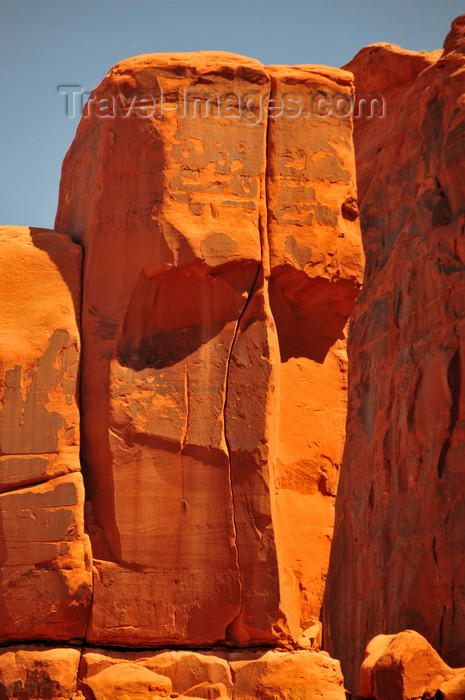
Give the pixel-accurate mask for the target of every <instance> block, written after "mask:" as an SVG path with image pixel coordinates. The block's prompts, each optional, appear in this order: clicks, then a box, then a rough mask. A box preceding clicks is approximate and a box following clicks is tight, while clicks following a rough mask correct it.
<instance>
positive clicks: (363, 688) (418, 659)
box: [358, 630, 465, 700]
mask: <svg viewBox="0 0 465 700" xmlns="http://www.w3.org/2000/svg"><path fill="white" fill-rule="evenodd" d="M463 680H464V673H463V669H454V668H450V667H449V666H448V665H447V664H446V663H444V661H443V660H442V659H441V657H440V656H439V655H438V654H437V652H436V651H435V650H434V649H433V647H432V646H431V645H430V644H428V642H427V641H426V639H425V638H424V637H422V636H421V634H418V632H414V631H413V630H405V631H404V632H399V633H398V634H379V635H378V636H377V637H374V639H372V640H371V642H370V643H369V644H368V646H367V648H366V651H365V659H364V661H363V664H362V667H361V669H360V678H359V685H358V697H360V698H371V699H372V700H373V699H374V700H412V698H437V699H438V700H462V698H463V697H464V695H463V690H465V688H464V687H463ZM438 691H440V692H439V693H438ZM461 691H462V694H460V692H461ZM437 693H438V694H437ZM441 693H442V694H441ZM453 693H456V695H455V696H454V695H453ZM457 693H459V694H458V695H457Z"/></svg>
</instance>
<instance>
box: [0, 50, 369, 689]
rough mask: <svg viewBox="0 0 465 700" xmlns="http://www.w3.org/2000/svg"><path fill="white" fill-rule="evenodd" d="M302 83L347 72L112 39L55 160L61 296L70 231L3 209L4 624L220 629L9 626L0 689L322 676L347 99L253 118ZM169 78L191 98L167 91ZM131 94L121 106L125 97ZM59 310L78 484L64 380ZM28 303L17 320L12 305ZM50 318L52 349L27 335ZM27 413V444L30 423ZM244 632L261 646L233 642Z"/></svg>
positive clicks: (346, 246)
mask: <svg viewBox="0 0 465 700" xmlns="http://www.w3.org/2000/svg"><path fill="white" fill-rule="evenodd" d="M322 90H323V91H325V92H328V93H330V94H332V93H335V92H338V93H341V94H345V95H350V94H351V93H352V91H353V86H352V82H351V75H350V73H348V72H347V71H338V70H335V69H327V68H323V67H317V66H299V67H285V66H271V67H269V68H264V67H263V66H262V65H261V64H259V63H258V62H256V61H252V60H250V59H246V58H243V57H239V56H236V55H232V54H221V53H208V52H207V53H199V54H169V55H168V54H167V55H163V54H161V55H157V54H155V55H147V56H140V57H137V58H134V59H129V60H127V61H124V62H122V63H120V64H118V65H117V66H115V67H114V68H113V69H112V70H111V71H110V72H109V74H108V75H107V76H106V78H105V79H104V81H103V82H102V84H101V85H100V86H99V87H98V88H97V89H96V91H95V92H94V93H93V95H92V98H91V101H90V103H89V107H88V110H87V114H86V115H85V116H84V118H83V119H82V121H81V124H80V126H79V128H78V132H77V135H76V139H75V141H74V143H73V144H72V146H71V148H70V150H69V152H68V154H67V156H66V159H65V162H64V166H63V175H62V182H61V187H60V201H59V208H58V214H57V220H56V227H57V229H58V230H59V231H61V232H63V233H67V234H70V236H72V237H73V239H74V240H75V241H78V242H79V243H80V244H81V245H82V248H83V250H84V267H83V277H82V307H81V306H80V301H79V299H80V294H81V290H80V261H79V248H78V246H77V245H76V244H75V243H72V242H71V239H70V238H68V237H66V236H64V235H62V234H61V235H60V234H57V233H54V232H48V233H42V234H41V236H40V237H37V235H35V234H34V233H33V234H32V236H31V235H30V234H29V231H28V230H26V231H20V230H18V229H14V230H12V231H11V232H10V231H9V230H8V231H7V232H6V233H5V235H4V238H2V243H3V242H4V241H5V242H8V241H9V238H12V239H15V240H16V239H17V241H18V243H17V247H16V248H11V250H8V251H7V255H8V260H9V261H10V262H9V263H8V265H9V266H10V267H7V269H10V268H11V270H15V271H16V270H17V269H18V267H19V266H21V269H22V271H23V275H24V277H25V278H27V279H28V282H26V281H25V280H24V279H22V278H20V279H19V282H18V284H17V286H18V293H15V294H13V295H12V296H11V299H12V301H11V302H9V306H7V309H8V314H9V317H11V318H13V317H15V315H17V314H18V313H19V311H18V309H19V310H20V311H21V313H23V312H24V313H25V314H27V313H28V312H30V307H28V306H27V299H26V300H25V298H24V294H23V293H22V291H21V290H22V287H25V288H26V290H29V289H34V290H35V292H34V295H35V297H36V300H35V303H36V304H37V309H38V311H37V313H38V318H39V319H42V316H45V320H44V321H43V322H41V333H42V335H43V342H42V341H41V344H40V343H39V340H40V338H41V336H40V335H39V334H37V337H34V341H35V343H36V345H37V348H35V347H34V352H32V350H31V352H29V350H28V352H27V353H26V350H25V349H23V347H22V344H21V342H22V336H21V334H20V335H17V332H16V330H15V328H14V323H13V322H11V323H10V325H9V326H8V333H7V334H6V338H7V340H8V342H9V346H8V353H7V352H5V354H4V357H2V360H4V362H5V372H6V374H5V377H6V378H5V380H3V383H2V384H1V385H0V386H1V387H2V391H3V413H2V414H1V415H2V416H3V421H4V423H3V424H2V427H3V432H2V440H3V441H4V442H2V445H1V450H2V453H1V457H0V459H1V460H3V461H2V464H5V471H6V472H8V478H7V480H6V485H5V491H6V493H5V494H4V495H2V496H0V499H3V502H2V518H3V526H4V535H3V540H4V545H3V546H4V548H5V551H6V552H7V553H8V556H9V559H8V562H7V563H8V567H10V568H9V569H7V570H8V571H11V575H10V578H8V580H7V581H6V585H5V587H4V589H3V591H2V594H3V598H2V599H1V600H2V604H1V606H0V611H1V610H3V609H4V608H5V609H6V610H7V611H8V615H10V616H11V617H12V622H10V620H9V617H8V616H7V615H6V613H5V624H4V625H3V626H2V634H3V637H2V640H3V641H4V642H7V641H13V640H17V641H26V640H27V641H30V642H36V641H40V640H48V641H49V642H52V641H53V640H67V641H70V642H73V643H75V644H76V643H79V642H81V644H83V645H85V644H86V643H90V644H93V645H101V646H105V647H112V646H113V647H114V646H117V647H118V646H120V647H121V646H126V647H141V646H145V647H161V646H170V647H172V648H176V647H181V648H182V647H199V646H201V647H213V646H215V645H221V646H222V647H223V648H225V647H230V648H232V649H236V651H234V650H231V651H230V652H228V653H226V652H225V651H222V652H221V651H218V654H216V656H214V657H213V656H212V655H211V654H208V653H205V654H202V655H196V654H194V653H192V652H187V651H186V652H181V651H167V652H163V653H161V654H160V653H158V652H155V651H154V652H150V653H148V652H145V653H144V652H133V653H132V655H131V654H129V653H123V654H121V655H119V656H118V655H116V656H115V655H114V654H113V655H112V652H109V651H105V650H101V652H99V654H97V653H95V654H94V653H93V652H92V651H91V650H87V651H86V650H85V648H84V653H83V655H82V658H81V656H80V655H79V654H76V653H75V651H76V650H75V649H61V650H60V649H58V648H57V649H47V648H45V647H29V648H28V649H22V648H21V647H20V646H16V647H10V648H7V649H6V650H5V652H4V653H3V655H1V654H0V688H2V690H4V691H5V693H6V694H7V697H10V696H12V695H11V694H12V693H14V692H16V690H15V688H16V689H18V688H19V689H20V690H21V692H23V691H24V688H26V686H27V684H28V683H29V686H27V687H29V688H38V687H39V685H40V683H42V685H43V687H52V688H53V693H54V695H52V697H70V695H71V694H72V693H74V692H75V689H76V678H77V677H78V676H79V679H80V680H79V688H78V691H77V695H76V698H78V697H82V696H81V695H80V693H83V694H84V697H85V698H96V699H97V700H103V698H107V697H109V698H110V697H111V698H115V697H118V696H119V694H120V693H125V692H128V693H129V694H130V695H131V697H142V696H144V697H145V696H146V695H147V696H148V695H150V696H152V695H153V694H154V693H155V694H156V695H155V696H159V697H165V696H167V695H169V694H170V693H172V692H174V693H177V694H180V695H184V694H186V695H189V696H190V697H194V696H195V697H223V698H224V697H233V696H234V697H236V698H244V699H246V698H257V697H268V698H278V697H282V693H285V694H286V696H289V697H290V696H291V695H292V694H294V695H295V694H297V695H299V694H300V695H301V696H302V697H303V696H304V695H305V697H320V696H321V693H323V694H324V696H325V697H327V698H334V700H341V698H343V697H344V693H343V681H342V677H341V675H340V671H339V668H338V662H336V661H334V660H332V659H329V658H328V656H327V655H325V654H324V653H321V654H320V653H318V652H317V651H316V650H317V649H318V648H319V645H320V640H321V629H320V627H321V626H320V623H319V613H320V607H321V601H322V596H323V590H324V582H325V578H326V572H327V566H328V560H329V550H330V543H331V535H332V526H333V513H334V500H335V492H336V484H337V479H338V472H339V466H340V460H341V456H342V449H343V442H344V425H345V415H346V386H347V358H346V353H345V335H344V327H345V325H346V321H347V318H348V316H349V314H350V312H351V310H352V306H353V302H354V299H355V297H356V294H357V292H358V288H359V285H360V282H361V274H362V250H361V239H360V232H359V224H358V213H357V208H356V206H355V205H354V202H355V200H356V192H355V171H354V153H353V144H352V124H351V120H350V119H339V118H337V117H335V116H333V117H330V118H327V119H324V120H322V119H319V118H318V117H314V116H313V115H310V117H311V118H308V115H307V116H306V115H305V114H302V115H300V116H296V115H293V116H292V118H291V117H290V116H281V117H280V118H279V119H278V118H275V119H273V118H272V117H271V116H270V117H268V114H267V110H266V108H265V109H264V108H263V104H262V102H263V101H264V103H265V105H266V101H267V99H268V98H267V96H268V95H269V93H270V91H271V92H272V93H273V94H278V93H279V94H285V93H287V94H289V93H292V94H293V95H294V98H295V99H298V100H301V101H302V103H305V104H309V103H310V102H311V99H312V98H313V96H315V95H316V94H317V93H318V92H321V91H322ZM161 91H163V98H164V100H165V106H164V111H163V114H162V115H160V114H155V115H153V116H152V117H149V118H147V115H146V114H145V113H144V110H145V109H146V102H144V99H146V98H142V97H141V95H142V94H145V95H147V94H154V93H157V94H158V95H161ZM180 92H183V93H186V92H187V93H189V94H192V95H193V96H194V98H195V100H197V107H195V105H194V106H193V109H196V108H197V109H198V108H200V110H201V111H202V110H203V116H200V115H197V116H196V115H195V114H193V115H192V116H188V115H187V114H185V113H180V111H179V102H178V100H179V95H180ZM199 94H200V97H199ZM134 95H138V96H139V97H138V98H137V102H136V106H137V109H136V110H134V111H132V112H130V111H129V110H126V111H125V107H124V104H123V106H122V107H121V103H125V104H126V105H127V101H128V100H130V101H132V98H133V97H134ZM225 95H232V97H231V100H232V102H231V108H232V110H233V116H232V117H231V114H221V115H219V114H214V115H213V114H211V115H208V109H210V106H208V105H207V102H208V100H210V98H211V99H212V103H213V107H215V106H216V102H215V100H216V101H217V100H218V96H225ZM246 95H249V96H250V95H251V96H253V98H252V99H251V101H250V100H247V102H246V107H245V108H244V105H243V101H244V96H246ZM113 98H114V99H113ZM105 101H106V102H105ZM121 101H122V102H121ZM105 104H106V107H105ZM115 105H119V107H118V109H120V112H118V113H116V110H115ZM144 105H145V106H144ZM110 107H111V108H112V109H113V112H112V113H111V114H110V113H109V109H110ZM181 109H182V108H181ZM241 110H242V111H241ZM244 110H245V111H244ZM160 117H162V118H160ZM315 119H318V124H317V126H318V128H315V127H316V125H315ZM49 241H50V242H51V243H53V241H55V242H56V246H57V251H54V249H53V246H51V244H50V245H48V242H49ZM46 244H47V245H48V247H47V245H46ZM18 246H19V248H18ZM60 251H62V253H61V257H60V255H59V253H60ZM66 255H68V257H69V256H70V255H71V256H72V255H74V258H73V261H72V262H70V260H68V259H67V258H66ZM36 259H37V260H39V261H40V263H41V266H42V267H40V268H39V267H38V265H37V264H36ZM49 260H51V262H52V263H53V265H52V264H51V262H50V261H49ZM70 266H72V267H71V268H70ZM14 274H16V272H15V273H14ZM14 274H13V272H12V279H14ZM70 275H71V276H72V280H73V281H71V282H70V280H69V279H68V278H69V276H70ZM73 275H74V277H73ZM2 283H4V285H5V292H4V294H5V296H6V295H9V294H10V293H11V284H10V281H9V278H8V277H7V276H5V277H4V278H2ZM67 284H68V285H69V291H68V296H69V299H68V301H67V305H66V304H65V303H61V302H60V299H59V298H57V297H56V299H55V304H56V306H54V305H53V302H51V301H50V300H49V299H48V296H47V294H48V292H47V293H46V294H45V296H44V298H43V299H42V288H43V287H44V286H45V288H46V289H48V288H50V290H51V293H52V294H55V295H57V294H58V290H59V293H60V294H62V295H63V294H65V293H66V291H67V288H66V285H67ZM62 288H63V289H62ZM27 293H29V291H28V292H27ZM73 294H74V297H73ZM26 296H27V294H26ZM71 299H73V301H74V304H75V309H73V307H72V306H70V303H69V302H70V300H71ZM73 311H75V314H76V315H73ZM80 312H81V313H80ZM79 313H80V319H81V338H82V354H81V357H80V396H79V399H80V409H81V433H80V434H81V442H80V453H81V463H82V475H83V477H84V484H85V505H84V502H83V501H84V490H83V485H82V477H81V473H80V471H79V462H78V461H77V450H78V443H77V438H78V433H77V425H78V423H77V411H76V396H77V392H76V387H75V384H74V385H73V384H72V381H73V380H74V382H76V372H77V366H78V365H77V362H78V360H79V356H78V352H79V349H80V348H79V344H78V342H77V328H76V321H77V320H79ZM63 314H64V315H65V319H64V320H62V316H63ZM27 322H28V323H31V324H32V329H31V333H30V335H32V334H33V332H34V330H35V327H34V323H36V320H35V314H30V316H27ZM73 323H74V326H73ZM71 331H72V333H71ZM57 333H58V334H59V338H60V343H61V344H59V345H57V348H56V349H57V352H58V354H57V353H56V352H55V346H53V348H52V350H53V352H52V351H51V350H47V349H46V347H47V346H46V344H47V342H49V343H50V342H51V340H50V339H51V338H54V337H55V334H57ZM66 334H67V335H66ZM70 334H71V335H72V339H73V342H74V346H75V351H74V353H75V354H74V355H73V357H72V359H73V361H74V364H73V365H72V367H73V370H74V374H73V375H70V376H68V374H69V371H68V365H69V362H71V360H69V361H68V360H67V355H66V352H65V351H64V350H62V345H63V343H64V340H63V338H65V336H66V338H68V336H69V335H70ZM62 336H63V338H62ZM66 338H65V339H66ZM57 342H58V341H57ZM42 346H43V347H42ZM26 355H27V357H26ZM29 355H30V357H31V359H30V360H29V359H28V358H29ZM25 358H26V360H27V362H26V360H25ZM19 362H25V368H24V373H25V375H24V376H25V378H24V379H22V378H21V377H22V375H21V376H20V371H21V368H20V367H19ZM30 365H31V367H32V369H29V366H30ZM11 368H14V369H11ZM34 372H35V374H34ZM8 373H10V374H11V376H12V377H13V374H12V373H16V374H17V375H18V377H16V374H15V379H14V382H13V379H10V374H8ZM64 373H65V374H64ZM39 375H40V376H39ZM42 375H43V376H42ZM55 375H56V376H55ZM31 377H36V379H33V383H32V384H30V382H31ZM65 380H66V382H65ZM34 381H36V384H34ZM53 382H55V384H54V383H53ZM56 382H58V385H57V386H58V391H57V390H56V388H55V386H56ZM13 389H14V390H15V391H16V392H17V396H16V394H14V395H12V396H13V399H12V400H11V405H12V409H11V411H12V412H13V413H11V416H9V414H8V413H7V412H6V409H7V408H8V406H9V404H8V403H7V399H8V400H9V396H10V393H11V391H12V390H13ZM60 391H61V392H62V393H61V394H60ZM66 392H70V396H67V394H66ZM60 401H61V402H62V403H63V405H64V408H63V415H61V414H60V413H59V412H58V409H56V408H55V407H60V406H61V404H60ZM28 402H29V403H28ZM28 405H30V407H31V408H30V411H31V412H33V411H36V413H34V418H33V419H31V420H32V423H31V429H30V430H29V428H28V424H27V420H28V416H29V413H28V410H29V409H28ZM73 411H74V413H73ZM55 412H56V415H55ZM40 421H42V423H41V422H40ZM73 421H74V422H73ZM73 427H74V428H75V430H74V432H73V431H72V428H73ZM46 431H48V432H46ZM42 432H43V433H44V436H45V437H44V439H46V440H48V442H47V444H45V443H44V445H43V447H42V446H41V447H40V449H39V447H36V446H35V445H33V446H32V447H31V445H30V442H31V440H32V438H31V437H30V434H32V435H33V436H34V439H36V440H38V439H39V438H40V437H41V435H42ZM8 440H10V441H13V442H14V443H15V448H14V450H13V451H12V450H10V451H8V446H7V444H6V443H7V441H8ZM66 441H68V442H69V441H71V444H72V446H73V449H72V450H71V449H69V447H68V442H66ZM39 442H40V439H39ZM16 443H17V445H18V447H16ZM49 443H50V444H49ZM52 443H53V444H52ZM62 443H63V444H62ZM40 444H41V445H42V443H40ZM15 450H16V451H15ZM37 450H38V452H37ZM65 450H67V451H66V454H65ZM55 452H56V455H55ZM19 453H21V454H24V455H27V457H28V460H29V461H28V462H27V467H28V469H29V470H30V474H29V473H26V476H25V477H21V480H20V481H15V479H14V478H13V477H12V476H11V474H12V473H13V472H12V471H8V470H9V469H10V467H11V466H12V465H11V463H10V462H8V461H7V459H9V458H10V454H19ZM31 454H34V455H35V454H37V455H39V456H40V458H41V461H40V464H39V462H38V461H37V459H35V458H34V459H30V458H31ZM50 454H52V456H51V457H50ZM65 457H66V459H65ZM47 460H49V461H47ZM15 465H16V466H15V468H17V471H21V470H23V471H24V469H25V467H24V465H23V464H22V463H21V465H19V464H16V462H15ZM47 465H48V466H47ZM57 465H58V466H57ZM13 466H14V465H13ZM20 467H21V469H20ZM47 470H48V471H47ZM73 470H76V473H73V474H71V476H67V474H68V472H73ZM21 473H22V472H21ZM61 474H64V476H61ZM49 476H50V478H51V477H55V476H57V477H59V478H56V479H55V480H52V481H51V482H50V484H49V483H48V481H46V479H47V478H49ZM8 479H9V480H8ZM12 479H13V481H12ZM33 481H40V486H36V487H30V488H29V486H28V487H27V489H25V488H23V485H24V484H28V483H30V482H33ZM55 482H56V483H55ZM68 482H70V484H71V483H72V484H73V488H74V491H73V492H71V490H70V489H71V486H69V485H68ZM16 487H19V490H18V493H16V491H15V489H16ZM54 489H55V490H54ZM47 509H48V510H47ZM49 511H50V512H49ZM18 513H19V514H18ZM84 517H85V522H86V533H88V534H89V535H90V539H91V550H90V548H89V546H88V537H87V534H85V533H84V527H83V526H84ZM41 528H42V529H43V532H42V529H41ZM18 533H20V534H19V539H18ZM36 537H38V539H39V541H40V542H42V541H44V542H46V543H47V546H45V545H44V546H42V545H40V546H38V545H37V543H36V542H35V538H36ZM18 541H21V542H23V543H24V544H23V545H22V548H21V550H18V547H17V543H18ZM26 550H27V551H28V552H29V550H30V553H28V556H27V567H29V568H30V569H31V573H30V574H29V570H28V569H27V570H26V569H24V566H25V562H24V561H23V560H22V553H24V551H26ZM16 579H18V583H16ZM55 580H58V581H60V582H62V583H61V588H60V589H59V590H58V589H56V590H55V588H54V585H55V584H54V582H55ZM11 581H12V582H13V583H11ZM63 582H64V583H63ZM64 584H66V585H64ZM28 596H29V599H30V602H32V603H33V605H31V606H30V608H29V617H25V613H24V604H25V601H27V600H28ZM62 598H63V601H62ZM15 615H16V616H17V617H18V620H17V621H16V618H15ZM249 645H259V646H261V647H262V651H260V652H246V651H238V650H239V649H243V648H244V647H247V646H249ZM263 647H265V648H266V647H272V648H275V647H280V648H281V651H278V652H275V651H273V650H270V651H268V652H265V650H264V649H263ZM283 647H285V648H288V649H290V650H291V649H299V650H300V651H292V652H289V653H284V652H283V651H282V649H283ZM310 648H312V649H313V650H314V651H305V650H308V649H310ZM2 664H3V665H2ZM78 666H79V668H78ZM60 667H62V668H63V669H65V670H63V672H62V673H61V672H60ZM173 669H174V670H173ZM73 674H74V676H73ZM73 678H74V680H73ZM31 683H32V685H31ZM73 683H74V686H73ZM1 684H3V685H1ZM34 684H35V685H34ZM18 692H19V691H18ZM24 692H29V691H24ZM30 692H31V693H32V692H33V691H32V690H31V691H30ZM34 692H37V693H38V696H40V693H42V692H45V691H43V690H35V691H34ZM289 694H291V695H289Z"/></svg>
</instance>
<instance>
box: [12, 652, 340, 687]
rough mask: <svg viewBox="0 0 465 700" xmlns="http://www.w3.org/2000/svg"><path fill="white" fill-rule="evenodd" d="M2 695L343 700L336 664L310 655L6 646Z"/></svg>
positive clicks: (316, 655)
mask: <svg viewBox="0 0 465 700" xmlns="http://www.w3.org/2000/svg"><path fill="white" fill-rule="evenodd" d="M0 697H2V698H5V700H6V699H9V698H12V699H13V698H16V699H18V698H24V700H46V699H47V700H50V699H51V698H57V699H59V700H147V698H150V699H151V700H156V699H157V698H166V697H171V698H197V699H198V698H217V699H218V700H229V699H232V698H234V699H235V700H259V699H260V698H263V700H265V698H266V700H282V698H287V699H289V700H293V699H294V700H298V699H300V698H305V699H306V700H320V698H325V700H345V693H344V687H343V678H342V674H341V669H340V665H339V662H338V661H334V659H330V658H329V656H327V655H325V654H324V653H319V652H316V651H297V652H282V651H281V652H278V651H272V650H268V651H251V652H241V653H238V652H230V653H226V652H219V653H210V652H205V653H199V652H192V651H140V652H136V651H134V652H129V651H128V652H116V651H114V652H111V651H108V650H102V649H84V650H83V652H82V653H81V650H78V649H73V648H51V649H48V648H46V647H43V646H30V647H28V648H21V647H6V648H5V649H2V650H0Z"/></svg>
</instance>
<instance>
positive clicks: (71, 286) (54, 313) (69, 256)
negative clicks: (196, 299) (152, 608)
mask: <svg viewBox="0 0 465 700" xmlns="http://www.w3.org/2000/svg"><path fill="white" fill-rule="evenodd" d="M0 251H1V263H0V267H1V274H0V321H1V322H0V563H1V572H0V641H2V642H5V641H8V640H14V639H18V640H37V639H49V640H50V639H62V640H64V639H70V640H73V639H76V638H82V637H84V634H85V629H86V624H87V618H88V613H89V606H90V598H91V584H92V573H91V553H90V546H89V541H88V536H87V535H86V534H85V533H84V484H83V480H82V476H81V473H80V471H79V470H80V464H79V412H78V407H77V400H76V397H77V377H78V367H79V353H80V341H79V334H78V328H77V318H78V314H79V305H80V279H81V250H80V248H79V246H77V245H76V244H74V243H72V241H71V240H70V239H69V238H68V237H67V236H64V235H63V234H59V233H56V232H55V231H47V230H42V229H29V228H27V227H9V226H5V227H1V228H0Z"/></svg>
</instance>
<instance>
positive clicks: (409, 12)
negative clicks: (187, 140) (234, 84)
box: [0, 0, 465, 228]
mask: <svg viewBox="0 0 465 700" xmlns="http://www.w3.org/2000/svg"><path fill="white" fill-rule="evenodd" d="M464 11H465V7H464V5H463V0H442V1H441V2H438V0H350V2H348V1H347V0H320V1H316V0H287V1H285V0H247V1H246V0H133V2H129V0H125V1H124V2H123V1H120V0H0V52H1V55H0V79H1V82H0V84H1V87H2V107H1V122H0V124H1V129H0V157H1V165H2V168H1V169H2V182H1V187H0V224H18V225H29V226H43V227H50V228H51V227H53V223H54V219H55V210H56V204H57V194H58V185H59V178H60V170H61V163H62V160H63V157H64V155H65V153H66V151H67V149H68V147H69V145H70V143H71V141H72V139H73V137H74V133H75V131H76V128H77V124H78V121H77V118H74V119H72V118H69V117H67V116H66V114H65V107H64V102H65V98H64V96H63V95H60V94H59V93H58V91H57V86H58V85H63V84H78V85H82V87H83V89H84V90H87V91H90V90H91V89H92V88H93V87H95V86H96V85H97V84H98V83H99V82H100V81H101V79H102V78H103V76H104V75H105V73H106V72H107V71H108V69H109V68H111V66H112V65H114V64H115V63H117V62H118V61H120V60H122V59H124V58H128V57H129V56H135V55H137V54H141V53H152V52H158V51H197V50H202V49H204V50H225V51H233V52H235V53H240V54H244V55H246V56H250V57H252V58H256V59H258V60H259V61H262V62H263V63H265V64H266V63H287V64H296V63H319V64H326V65H331V66H340V65H342V64H344V63H346V62H347V61H349V60H350V59H351V58H352V57H353V56H354V55H355V53H357V51H358V50H359V49H361V48H362V47H363V46H366V45H367V44H371V43H374V42H377V41H389V42H391V43H394V44H400V45H401V46H403V47H404V48H407V49H413V50H416V51H420V50H425V51H431V50H433V49H437V48H441V46H442V43H443V40H444V37H445V35H446V34H447V32H448V31H449V27H450V23H451V21H452V19H454V17H456V16H457V15H459V14H461V13H462V12H464Z"/></svg>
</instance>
